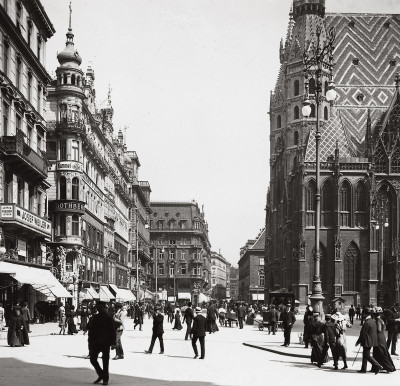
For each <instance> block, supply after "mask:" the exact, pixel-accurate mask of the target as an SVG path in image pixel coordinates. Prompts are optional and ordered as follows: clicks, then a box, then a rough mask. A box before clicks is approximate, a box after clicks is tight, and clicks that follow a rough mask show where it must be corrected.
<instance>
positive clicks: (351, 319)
mask: <svg viewBox="0 0 400 386" xmlns="http://www.w3.org/2000/svg"><path fill="white" fill-rule="evenodd" d="M355 313H356V311H355V309H354V306H353V305H351V306H350V308H349V319H350V323H351V324H353V323H354V315H355Z"/></svg>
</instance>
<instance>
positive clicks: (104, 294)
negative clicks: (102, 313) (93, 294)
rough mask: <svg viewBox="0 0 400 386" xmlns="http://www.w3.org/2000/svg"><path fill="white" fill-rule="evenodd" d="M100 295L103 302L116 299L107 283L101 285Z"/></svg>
mask: <svg viewBox="0 0 400 386" xmlns="http://www.w3.org/2000/svg"><path fill="white" fill-rule="evenodd" d="M99 297H100V300H101V301H102V302H107V303H108V302H109V301H110V300H115V296H114V295H113V294H112V293H111V292H110V290H109V289H108V288H107V286H105V285H101V286H100V292H99Z"/></svg>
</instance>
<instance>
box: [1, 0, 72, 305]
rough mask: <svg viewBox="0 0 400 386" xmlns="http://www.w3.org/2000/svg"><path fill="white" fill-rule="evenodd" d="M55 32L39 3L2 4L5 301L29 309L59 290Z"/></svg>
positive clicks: (2, 174) (2, 240) (3, 274)
mask: <svg viewBox="0 0 400 386" xmlns="http://www.w3.org/2000/svg"><path fill="white" fill-rule="evenodd" d="M54 32H55V29H54V27H53V25H52V23H51V22H50V20H49V18H48V16H47V14H46V12H45V10H44V9H43V7H42V4H41V3H40V1H38V0H32V1H10V0H2V1H0V89H1V94H0V115H1V121H0V260H4V261H2V262H0V265H1V267H0V301H1V302H2V303H3V304H8V305H11V304H16V303H17V302H20V301H27V302H28V303H29V307H30V310H31V312H33V304H34V303H36V302H37V301H40V300H44V301H46V300H47V299H48V297H47V296H48V295H49V296H52V298H54V293H55V292H56V290H57V288H58V287H57V284H58V286H59V287H61V286H60V285H59V283H58V282H57V280H55V283H56V284H54V276H53V275H52V274H51V272H50V271H49V266H47V268H46V269H45V265H46V263H47V260H46V243H47V242H48V241H50V240H51V222H50V221H49V220H48V205H47V204H48V197H47V195H48V188H49V186H50V185H49V182H48V181H47V178H48V170H47V168H48V163H47V157H46V136H47V127H46V121H45V119H46V108H47V107H46V96H47V84H48V83H49V81H50V79H51V78H50V75H49V74H48V73H47V71H46V69H45V58H46V56H45V55H46V42H47V40H48V39H49V38H51V37H52V36H53V34H54ZM7 272H8V273H11V274H12V277H10V275H9V274H7ZM49 288H53V292H54V293H53V292H52V291H50V289H49ZM38 289H39V290H40V291H41V292H40V291H36V290H38ZM61 290H62V288H61ZM61 292H62V291H61ZM42 293H44V294H42ZM58 294H60V292H58ZM62 294H63V295H64V296H70V295H69V294H68V293H66V291H65V292H62Z"/></svg>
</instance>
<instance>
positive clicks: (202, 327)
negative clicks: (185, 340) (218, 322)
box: [192, 307, 206, 359]
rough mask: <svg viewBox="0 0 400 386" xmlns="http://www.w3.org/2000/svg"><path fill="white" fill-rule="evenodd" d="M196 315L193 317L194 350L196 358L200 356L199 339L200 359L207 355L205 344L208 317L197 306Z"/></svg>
mask: <svg viewBox="0 0 400 386" xmlns="http://www.w3.org/2000/svg"><path fill="white" fill-rule="evenodd" d="M195 311H196V316H195V317H194V319H193V327H192V334H193V338H192V347H193V350H194V354H195V355H194V359H196V358H197V357H198V356H199V353H198V351H197V345H196V342H197V339H198V340H199V341H200V352H201V356H200V359H204V355H205V346H204V339H205V336H206V318H205V317H204V316H203V315H202V314H201V308H200V307H196V310H195Z"/></svg>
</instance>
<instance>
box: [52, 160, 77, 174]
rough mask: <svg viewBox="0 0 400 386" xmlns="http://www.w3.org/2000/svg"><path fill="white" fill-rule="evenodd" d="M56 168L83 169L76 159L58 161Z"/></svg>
mask: <svg viewBox="0 0 400 386" xmlns="http://www.w3.org/2000/svg"><path fill="white" fill-rule="evenodd" d="M57 170H74V171H77V172H81V171H82V170H83V166H82V164H81V163H80V162H78V161H58V162H57Z"/></svg>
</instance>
